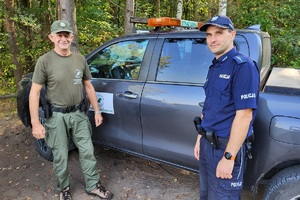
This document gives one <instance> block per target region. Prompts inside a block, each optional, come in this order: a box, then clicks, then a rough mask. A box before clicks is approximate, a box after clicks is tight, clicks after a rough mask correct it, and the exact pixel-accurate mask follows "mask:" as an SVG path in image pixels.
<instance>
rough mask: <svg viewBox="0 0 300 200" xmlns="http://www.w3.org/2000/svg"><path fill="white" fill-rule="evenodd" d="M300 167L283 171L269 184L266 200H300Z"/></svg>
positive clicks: (265, 195) (266, 190)
mask: <svg viewBox="0 0 300 200" xmlns="http://www.w3.org/2000/svg"><path fill="white" fill-rule="evenodd" d="M299 188H300V166H292V167H289V168H286V169H283V170H282V171H280V172H279V173H278V174H276V175H275V176H274V177H273V178H272V179H271V180H270V182H269V183H268V185H267V187H266V189H265V194H264V200H282V199H285V200H299V199H300V189H299Z"/></svg>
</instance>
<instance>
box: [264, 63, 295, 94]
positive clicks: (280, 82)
mask: <svg viewBox="0 0 300 200" xmlns="http://www.w3.org/2000/svg"><path fill="white" fill-rule="evenodd" d="M264 92H266V93H280V94H289V95H297V96H298V95H300V69H295V68H273V69H272V72H271V74H270V77H269V79H268V81H267V83H266V85H265V89H264Z"/></svg>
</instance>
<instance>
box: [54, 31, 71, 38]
mask: <svg viewBox="0 0 300 200" xmlns="http://www.w3.org/2000/svg"><path fill="white" fill-rule="evenodd" d="M56 35H57V37H58V38H59V39H61V38H62V37H65V38H66V39H68V38H70V37H71V33H69V32H59V33H56Z"/></svg>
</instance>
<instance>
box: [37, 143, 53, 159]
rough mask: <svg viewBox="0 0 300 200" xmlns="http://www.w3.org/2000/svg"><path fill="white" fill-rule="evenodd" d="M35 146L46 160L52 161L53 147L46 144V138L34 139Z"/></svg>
mask: <svg viewBox="0 0 300 200" xmlns="http://www.w3.org/2000/svg"><path fill="white" fill-rule="evenodd" d="M34 144H35V148H36V150H37V151H38V152H39V154H40V155H41V156H42V157H43V158H45V159H46V160H48V161H50V162H52V161H53V154H52V150H51V148H50V147H49V146H48V145H47V144H46V142H45V140H44V139H35V141H34Z"/></svg>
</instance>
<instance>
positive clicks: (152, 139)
mask: <svg viewBox="0 0 300 200" xmlns="http://www.w3.org/2000/svg"><path fill="white" fill-rule="evenodd" d="M156 48H157V49H155V50H154V51H155V52H159V53H158V55H157V57H153V59H152V63H151V69H150V70H151V71H150V72H149V77H148V81H147V83H146V85H145V89H144V92H143V96H142V102H141V119H142V126H143V132H144V135H143V150H144V153H145V154H146V155H148V156H151V157H155V158H158V159H162V160H165V161H167V162H171V163H176V164H178V165H182V166H186V167H188V168H192V169H195V170H197V169H198V161H197V160H196V159H195V158H194V153H193V152H194V151H193V149H194V145H195V141H196V137H197V132H196V130H195V127H194V124H193V119H194V117H196V116H199V115H200V113H201V110H202V109H201V107H200V106H199V104H200V105H201V102H204V98H205V93H204V90H203V85H204V83H205V80H206V75H207V71H208V68H209V66H210V64H211V61H212V59H213V57H214V56H213V54H212V53H211V52H210V51H209V49H208V47H207V45H206V43H205V35H204V34H203V35H202V38H201V37H200V33H197V34H195V35H194V37H193V36H192V37H191V38H186V37H184V38H180V36H178V35H176V38H174V36H173V38H172V36H170V37H169V38H168V37H166V36H164V38H161V39H160V40H159V41H158V43H157V45H156Z"/></svg>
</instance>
